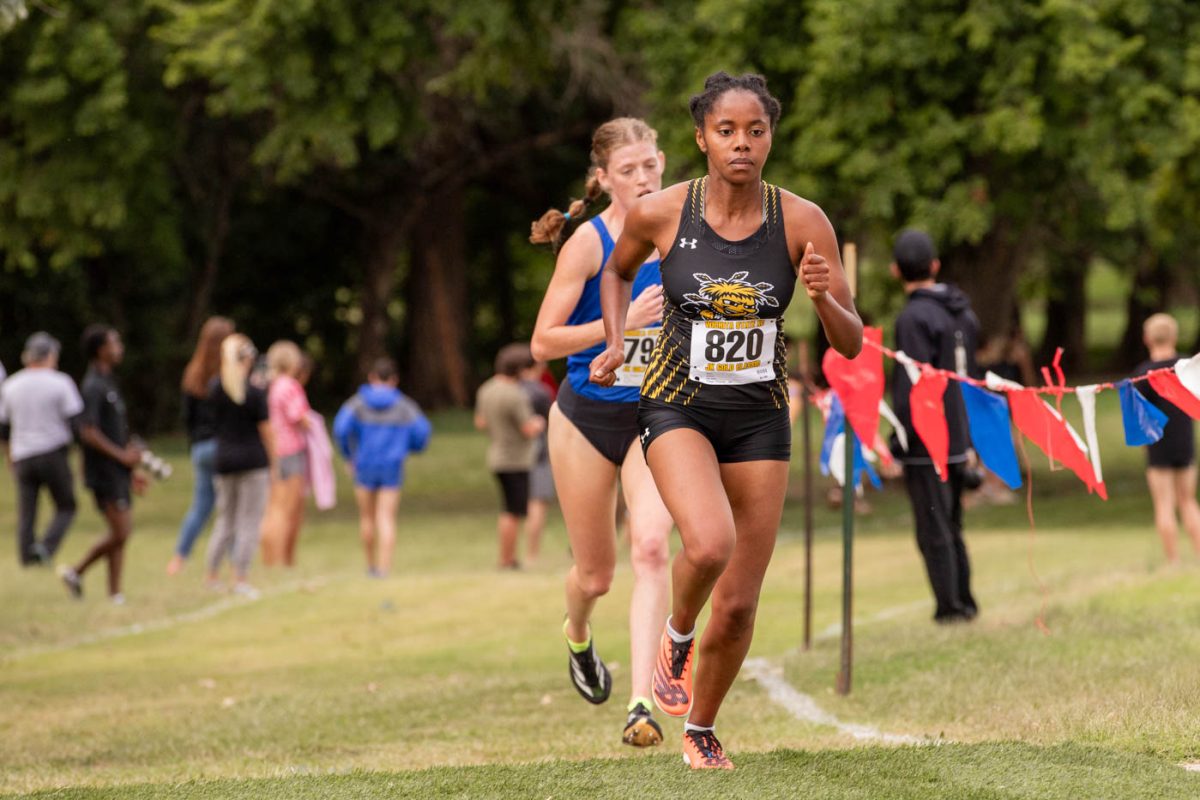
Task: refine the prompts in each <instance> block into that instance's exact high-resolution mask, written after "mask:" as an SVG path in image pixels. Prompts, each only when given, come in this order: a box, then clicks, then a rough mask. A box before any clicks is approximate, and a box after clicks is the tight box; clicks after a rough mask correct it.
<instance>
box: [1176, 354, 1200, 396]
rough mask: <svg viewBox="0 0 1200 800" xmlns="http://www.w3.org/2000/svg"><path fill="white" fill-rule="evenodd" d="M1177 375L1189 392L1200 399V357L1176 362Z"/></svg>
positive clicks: (1195, 356) (1196, 356)
mask: <svg viewBox="0 0 1200 800" xmlns="http://www.w3.org/2000/svg"><path fill="white" fill-rule="evenodd" d="M1175 374H1176V375H1177V376H1178V377H1179V382H1180V383H1182V384H1183V385H1184V388H1186V389H1187V390H1188V391H1189V392H1191V393H1192V394H1194V395H1196V397H1200V355H1194V356H1192V357H1191V358H1181V359H1179V361H1177V362H1175Z"/></svg>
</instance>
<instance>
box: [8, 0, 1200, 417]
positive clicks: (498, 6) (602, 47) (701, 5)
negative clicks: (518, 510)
mask: <svg viewBox="0 0 1200 800" xmlns="http://www.w3.org/2000/svg"><path fill="white" fill-rule="evenodd" d="M1198 42H1200V5H1198V4H1196V3H1194V2H1188V1H1187V0H1014V1H1013V2H1001V0H910V1H909V2H898V0H800V2H783V1H782V0H698V2H687V3H685V2H682V0H663V1H662V2H658V3H654V4H633V3H628V2H623V0H582V2H579V1H577V2H566V1H565V0H550V2H546V3H529V2H523V0H499V1H493V0H461V2H458V3H454V4H448V3H442V2H434V0H411V2H405V3H401V4H394V3H392V4H388V3H383V4H362V3H352V2H348V0H189V1H188V2H184V1H183V0H130V2H121V3H109V2H99V0H80V1H79V2H72V3H43V2H38V3H22V2H20V0H0V264H2V265H3V269H2V270H0V356H3V358H4V359H5V361H6V362H8V363H9V364H10V366H11V362H12V361H13V359H14V358H15V356H16V353H17V352H18V351H19V346H20V341H21V339H22V338H23V337H24V336H25V335H26V334H28V333H29V332H30V331H32V330H35V329H38V328H49V329H51V330H53V331H54V332H55V333H57V334H58V335H59V336H60V337H61V338H63V340H64V341H66V342H68V343H69V342H70V341H71V340H72V339H74V338H75V337H76V336H77V334H78V332H79V330H80V329H81V328H82V327H83V325H84V324H86V323H87V322H89V321H92V320H96V319H105V320H108V321H111V322H113V323H115V324H117V325H118V326H119V327H121V328H122V329H123V330H124V332H125V333H126V337H127V339H128V340H129V342H130V345H131V346H130V348H129V358H130V364H129V365H128V368H127V373H128V375H127V380H129V381H130V382H131V384H132V385H131V387H130V389H131V391H130V395H131V400H132V403H131V405H132V407H133V409H134V413H135V415H137V416H138V417H140V422H139V424H141V425H143V426H144V427H146V428H153V427H157V426H164V425H168V424H171V423H172V422H173V419H174V408H175V404H176V402H177V398H176V394H175V392H173V391H168V392H164V391H162V389H163V387H164V386H174V385H176V383H177V380H178V371H179V368H180V366H181V365H182V361H183V359H184V358H185V357H186V355H187V352H188V349H189V347H190V345H191V337H192V335H193V333H194V331H195V330H196V328H197V326H198V325H199V324H200V322H201V321H202V319H203V318H204V317H205V316H206V315H207V314H209V313H213V312H220V313H226V314H229V315H231V316H234V317H235V318H236V319H237V320H238V321H239V323H240V324H241V326H242V327H243V329H244V330H246V331H247V332H249V333H250V334H251V336H253V337H254V338H255V340H256V341H257V342H258V343H259V344H260V346H266V345H267V344H269V343H270V341H271V340H273V339H276V338H281V337H289V338H294V339H296V340H297V341H299V342H300V343H301V344H302V345H304V346H305V347H306V348H308V349H309V350H310V351H312V352H313V353H314V354H315V355H317V356H318V360H319V362H320V366H321V369H320V371H319V372H318V375H317V378H316V381H315V383H314V386H313V389H314V392H315V394H316V396H317V400H318V402H324V403H325V404H329V403H332V402H333V401H334V400H335V399H337V398H339V397H340V396H341V395H343V394H344V393H345V392H346V391H347V389H348V386H349V385H350V384H352V383H353V381H354V380H355V377H356V374H357V373H359V372H360V371H361V368H362V367H363V366H365V365H366V364H368V363H369V362H370V361H371V360H372V359H373V358H374V357H375V356H376V355H378V354H381V353H384V352H388V353H391V354H394V355H398V356H399V358H400V361H401V365H402V369H403V371H404V380H405V386H406V388H409V389H411V390H412V391H413V392H414V393H415V394H416V395H417V396H418V397H419V398H420V399H421V400H422V401H424V402H428V403H447V402H448V403H458V404H463V403H466V402H469V400H470V390H471V387H472V385H473V384H474V383H475V382H476V381H478V380H479V378H480V377H481V376H483V375H484V374H486V371H487V369H488V365H489V364H490V361H491V357H492V355H493V354H494V352H495V349H496V348H497V347H498V346H499V345H501V344H504V343H505V342H507V341H509V340H511V339H513V338H520V337H523V336H527V335H528V333H529V330H530V328H531V326H532V323H533V316H534V313H535V311H536V307H537V303H538V300H539V299H540V296H541V292H542V289H543V288H544V286H545V283H546V280H547V277H548V275H549V270H550V269H551V267H552V261H553V260H552V258H551V257H550V255H549V254H548V253H546V252H544V251H538V250H535V249H534V248H532V247H531V246H530V245H529V244H528V243H527V242H526V241H525V236H526V232H527V230H528V223H529V220H530V219H532V218H533V217H535V216H537V215H538V214H539V213H540V212H541V211H543V210H544V209H545V208H546V207H547V206H549V205H559V206H561V205H562V204H563V203H564V202H565V201H566V200H567V199H568V197H569V196H570V195H571V194H572V193H574V194H578V193H579V190H580V185H581V183H582V178H583V173H584V171H585V169H586V166H587V143H588V140H589V137H590V133H591V130H592V129H593V128H594V127H595V125H596V124H598V123H599V122H601V121H603V120H604V119H606V118H608V117H610V116H612V115H613V114H614V113H630V112H632V113H639V112H641V113H644V114H645V116H647V117H648V119H649V120H650V121H651V122H652V123H653V124H654V125H655V126H656V127H657V128H658V129H659V131H660V132H661V134H662V139H661V141H662V143H663V145H664V148H665V149H666V150H667V152H668V163H669V172H670V175H671V177H674V178H682V177H684V176H686V175H690V174H695V173H696V172H697V171H698V170H700V169H702V168H703V163H702V161H701V159H700V157H699V156H698V154H697V151H696V148H695V145H694V143H693V141H692V139H693V131H692V126H691V123H690V119H689V117H688V115H687V110H686V105H687V98H688V96H689V95H691V94H692V93H694V92H696V91H698V90H699V88H700V87H701V85H702V81H703V78H704V76H705V75H707V74H709V73H711V72H713V71H715V70H717V69H727V70H729V71H734V72H736V71H742V70H754V71H758V72H763V73H765V74H766V75H767V76H768V77H769V79H770V84H771V88H772V89H773V90H774V91H775V92H776V94H778V95H779V96H780V98H781V99H782V101H783V103H784V109H785V115H784V118H783V120H782V122H781V124H780V127H779V131H778V134H777V137H776V143H775V152H774V154H773V157H772V161H771V163H770V164H769V165H768V179H769V180H772V181H775V182H778V183H782V184H783V185H785V186H787V187H789V188H791V189H793V190H795V191H797V192H799V193H801V194H803V195H805V196H808V197H811V198H812V199H814V200H816V201H817V202H819V203H820V204H821V205H822V206H823V207H824V208H825V209H826V210H827V211H828V212H829V214H830V216H831V217H832V218H833V220H834V222H835V224H836V226H837V227H838V229H839V232H840V233H841V234H842V235H844V236H845V237H847V238H850V239H854V240H856V241H858V242H859V243H860V245H861V250H862V251H863V253H864V255H865V256H866V260H867V262H868V263H874V264H876V265H879V264H881V263H883V262H885V261H886V260H887V254H888V247H887V243H888V242H889V241H890V239H891V236H892V235H893V233H894V232H895V231H896V230H897V229H898V228H899V227H901V226H904V225H910V224H911V225H921V226H924V227H926V228H928V229H930V230H931V231H932V232H933V233H934V234H935V236H936V237H937V238H938V239H939V241H940V242H941V243H942V245H943V260H944V261H945V262H946V265H947V272H948V273H949V277H950V278H951V279H954V280H957V281H958V282H960V283H962V284H964V286H965V287H966V288H967V289H968V290H969V291H970V292H971V293H972V294H973V296H974V297H975V299H976V307H977V309H978V310H979V311H980V314H981V316H982V317H983V321H984V324H985V328H986V330H987V331H988V332H989V333H1002V332H1004V331H1005V330H1007V329H1008V328H1009V326H1010V325H1011V323H1012V320H1013V318H1014V317H1015V316H1016V315H1017V313H1018V312H1019V310H1020V307H1021V302H1020V300H1021V298H1020V297H1019V294H1020V292H1021V291H1027V290H1032V291H1035V292H1038V293H1040V294H1042V295H1044V296H1045V297H1046V299H1047V310H1048V324H1047V328H1046V339H1045V341H1046V343H1047V344H1066V345H1067V346H1068V349H1069V353H1071V354H1072V355H1076V356H1079V355H1082V352H1083V341H1082V335H1083V330H1084V327H1083V326H1084V314H1085V313H1086V308H1085V307H1084V304H1083V303H1081V302H1080V301H1079V298H1080V297H1081V296H1082V292H1083V285H1084V281H1085V279H1086V277H1087V275H1088V268H1089V265H1090V264H1091V263H1092V262H1093V260H1096V259H1104V260H1106V261H1108V262H1109V263H1112V264H1115V265H1118V268H1119V269H1121V270H1122V271H1123V274H1124V275H1126V276H1127V280H1128V282H1129V286H1130V294H1129V303H1128V325H1129V329H1128V331H1127V332H1126V337H1125V343H1124V346H1123V351H1122V355H1123V357H1124V358H1125V359H1129V358H1131V357H1132V355H1133V354H1134V353H1135V352H1136V350H1137V346H1138V338H1139V336H1138V334H1139V332H1140V324H1141V321H1142V319H1143V318H1144V317H1145V315H1146V314H1148V313H1150V312H1151V311H1153V310H1157V309H1158V308H1160V307H1162V306H1163V305H1164V304H1166V303H1167V302H1168V301H1170V300H1171V299H1173V298H1178V297H1183V296H1191V297H1193V298H1195V297H1196V291H1197V283H1200V276H1198V275H1197V269H1198V267H1197V262H1198V255H1197V254H1198V252H1200V234H1198V233H1197V226H1196V224H1195V223H1196V220H1197V219H1200V199H1198V198H1200V44H1197V43H1198ZM876 275H877V274H876ZM868 283H869V285H870V289H869V294H868V296H867V297H866V298H864V300H865V303H864V305H865V307H866V308H867V309H868V310H870V311H881V310H883V309H884V307H885V304H886V303H887V302H895V300H896V298H895V297H890V298H887V297H884V296H883V294H882V293H880V289H879V288H878V287H882V286H887V287H890V286H891V284H890V283H888V282H886V281H885V280H883V279H882V277H881V276H879V277H875V276H874V275H873V276H872V280H870V281H869V282H868ZM1022 287H1024V288H1022ZM1189 292H1190V293H1191V294H1190V295H1189V294H1188V293H1189ZM1198 344H1200V343H1198ZM66 362H67V366H68V367H69V368H70V369H72V370H73V371H78V369H79V368H80V366H81V365H79V364H78V362H77V356H75V355H74V354H73V348H71V347H68V350H67V358H66ZM1122 366H1128V363H1127V361H1126V363H1124V364H1122Z"/></svg>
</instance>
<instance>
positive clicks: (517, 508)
mask: <svg viewBox="0 0 1200 800" xmlns="http://www.w3.org/2000/svg"><path fill="white" fill-rule="evenodd" d="M492 474H493V475H495V476H496V482H497V483H499V484H500V496H501V499H502V501H503V502H504V512H505V513H506V514H512V515H513V516H515V517H523V516H525V515H526V514H528V513H529V471H528V470H526V471H523V472H494V473H492Z"/></svg>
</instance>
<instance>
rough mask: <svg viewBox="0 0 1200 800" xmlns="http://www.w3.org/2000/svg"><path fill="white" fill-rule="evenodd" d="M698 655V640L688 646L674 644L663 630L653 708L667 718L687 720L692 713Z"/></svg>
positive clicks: (687, 644) (689, 641) (692, 641)
mask: <svg viewBox="0 0 1200 800" xmlns="http://www.w3.org/2000/svg"><path fill="white" fill-rule="evenodd" d="M695 651H696V639H695V637H692V638H691V639H689V640H688V641H686V642H683V643H678V642H676V641H674V640H673V639H672V638H671V636H670V634H668V633H667V630H666V628H665V627H664V628H663V635H662V641H661V642H660V643H659V646H658V658H657V659H656V660H655V662H654V685H653V687H652V688H653V689H654V692H653V694H654V704H655V705H657V706H658V707H659V708H660V709H662V712H663V713H664V714H667V715H669V716H672V717H686V716H687V713H688V712H689V711H691V709H692V661H693V658H692V657H693V655H694V654H695Z"/></svg>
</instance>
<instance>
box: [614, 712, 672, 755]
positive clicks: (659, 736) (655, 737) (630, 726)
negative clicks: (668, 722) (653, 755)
mask: <svg viewBox="0 0 1200 800" xmlns="http://www.w3.org/2000/svg"><path fill="white" fill-rule="evenodd" d="M662 740H663V732H662V728H660V727H659V726H658V723H657V722H655V721H654V717H652V716H650V708H649V707H648V706H647V705H646V704H645V703H638V704H637V705H636V706H634V707H633V711H630V712H629V719H628V720H626V722H625V732H624V733H623V734H622V735H621V741H622V742H624V743H625V744H628V745H632V746H633V747H654V746H655V745H657V744H662Z"/></svg>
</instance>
